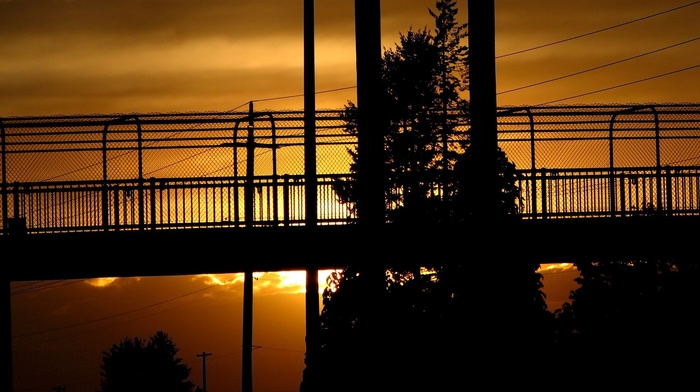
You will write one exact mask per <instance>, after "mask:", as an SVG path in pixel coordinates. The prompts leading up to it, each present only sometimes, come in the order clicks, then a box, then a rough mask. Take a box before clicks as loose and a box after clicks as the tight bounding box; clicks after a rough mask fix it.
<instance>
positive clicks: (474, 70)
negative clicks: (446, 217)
mask: <svg viewBox="0 0 700 392" xmlns="http://www.w3.org/2000/svg"><path fill="white" fill-rule="evenodd" d="M467 6H468V13H469V89H470V97H469V99H470V106H471V108H470V111H471V122H472V124H471V128H472V135H471V137H472V148H473V149H474V156H475V158H476V163H477V165H478V167H479V170H478V172H479V173H482V175H481V176H480V178H479V179H478V180H479V181H480V182H481V183H480V184H477V186H478V187H479V189H481V190H482V191H481V192H478V193H477V194H478V196H479V197H478V199H477V200H478V203H479V205H478V206H477V208H475V209H474V211H476V212H478V213H479V214H483V216H480V218H490V217H492V216H493V213H494V212H495V211H496V203H497V201H498V200H499V197H500V196H499V189H498V188H497V186H498V183H497V182H496V181H497V177H498V167H497V160H496V152H497V150H498V134H497V120H496V48H495V42H496V40H495V32H496V22H495V7H494V0H478V1H476V0H470V1H467Z"/></svg>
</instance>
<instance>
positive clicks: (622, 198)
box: [619, 173, 627, 216]
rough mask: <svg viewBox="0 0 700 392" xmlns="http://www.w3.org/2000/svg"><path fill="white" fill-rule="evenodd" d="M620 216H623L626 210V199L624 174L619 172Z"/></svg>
mask: <svg viewBox="0 0 700 392" xmlns="http://www.w3.org/2000/svg"><path fill="white" fill-rule="evenodd" d="M619 180H620V187H619V188H620V191H619V193H620V216H625V215H626V212H627V207H626V204H627V200H626V198H625V176H624V174H622V173H620V177H619Z"/></svg>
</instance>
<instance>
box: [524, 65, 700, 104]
mask: <svg viewBox="0 0 700 392" xmlns="http://www.w3.org/2000/svg"><path fill="white" fill-rule="evenodd" d="M698 67H700V64H696V65H692V66H690V67H686V68H682V69H677V70H675V71H670V72H666V73H663V74H659V75H654V76H650V77H648V78H644V79H638V80H634V81H631V82H627V83H622V84H618V85H615V86H610V87H606V88H602V89H599V90H594V91H589V92H587V93H583V94H578V95H572V96H570V97H566V98H560V99H555V100H551V101H548V102H543V103H539V104H537V105H535V106H541V105H547V104H550V103H555V102H561V101H566V100H569V99H573V98H579V97H584V96H586V95H592V94H597V93H600V92H603V91H608V90H613V89H616V88H620V87H625V86H629V85H632V84H636V83H641V82H646V81H648V80H652V79H657V78H660V77H663V76H668V75H673V74H676V73H680V72H684V71H688V70H691V69H694V68H698Z"/></svg>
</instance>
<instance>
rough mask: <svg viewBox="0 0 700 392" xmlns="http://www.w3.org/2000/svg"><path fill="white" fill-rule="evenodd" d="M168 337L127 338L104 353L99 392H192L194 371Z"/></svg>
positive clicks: (155, 334) (158, 332)
mask: <svg viewBox="0 0 700 392" xmlns="http://www.w3.org/2000/svg"><path fill="white" fill-rule="evenodd" d="M178 351H179V349H178V348H177V347H176V345H175V342H174V341H173V340H172V338H171V337H170V336H168V334H167V333H165V332H163V331H157V332H156V333H154V334H153V335H152V336H150V338H149V339H148V340H146V339H141V338H138V337H133V338H125V339H123V340H122V341H120V342H119V343H115V344H113V345H112V347H111V348H110V349H109V351H105V352H103V353H102V365H101V369H102V371H101V376H102V380H101V389H100V390H99V392H153V391H168V392H192V390H193V388H194V383H192V382H191V381H190V380H189V376H190V372H191V369H190V368H189V366H187V365H186V364H183V363H182V358H179V357H177V353H178Z"/></svg>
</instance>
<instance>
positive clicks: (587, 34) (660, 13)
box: [496, 1, 700, 59]
mask: <svg viewBox="0 0 700 392" xmlns="http://www.w3.org/2000/svg"><path fill="white" fill-rule="evenodd" d="M698 3H700V1H694V2H692V3H688V4H685V5H681V6H679V7H676V8H671V9H668V10H666V11H661V12H657V13H655V14H651V15H647V16H644V17H641V18H638V19H634V20H630V21H627V22H623V23H619V24H616V25H613V26H609V27H605V28H602V29H599V30H595V31H591V32H588V33H584V34H579V35H575V36H573V37H569V38H564V39H561V40H558V41H554V42H550V43H547V44H543V45H538V46H534V47H531V48H528V49H523V50H518V51H515V52H511V53H506V54H502V55H499V56H496V59H501V58H504V57H508V56H513V55H516V54H521V53H526V52H530V51H533V50H537V49H542V48H546V47H548V46H552V45H557V44H561V43H563V42H568V41H572V40H575V39H579V38H583V37H587V36H589V35H593V34H598V33H602V32H604V31H608V30H612V29H616V28H618V27H622V26H625V25H628V24H632V23H636V22H639V21H642V20H645V19H650V18H653V17H656V16H659V15H663V14H667V13H669V12H673V11H678V10H680V9H682V8H686V7H690V6H692V5H695V4H698Z"/></svg>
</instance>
